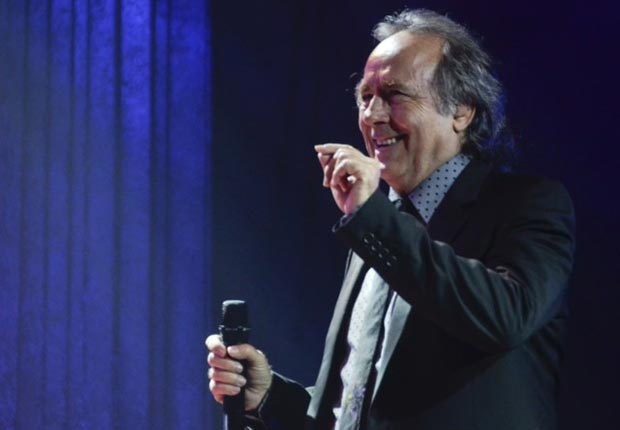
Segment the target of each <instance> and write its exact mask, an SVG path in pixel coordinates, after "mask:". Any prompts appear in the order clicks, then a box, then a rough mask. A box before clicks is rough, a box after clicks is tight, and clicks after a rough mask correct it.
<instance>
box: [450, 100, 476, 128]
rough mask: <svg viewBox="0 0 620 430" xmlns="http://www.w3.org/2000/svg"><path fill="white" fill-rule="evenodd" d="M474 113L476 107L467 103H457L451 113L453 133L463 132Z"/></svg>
mask: <svg viewBox="0 0 620 430" xmlns="http://www.w3.org/2000/svg"><path fill="white" fill-rule="evenodd" d="M475 115H476V108H475V107H473V106H468V105H458V106H457V107H456V111H455V112H454V115H453V117H452V118H453V120H452V128H453V129H454V132H455V133H461V132H464V131H465V129H467V127H468V126H469V124H471V122H472V121H473V119H474V116H475Z"/></svg>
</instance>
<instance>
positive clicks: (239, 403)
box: [220, 326, 250, 430]
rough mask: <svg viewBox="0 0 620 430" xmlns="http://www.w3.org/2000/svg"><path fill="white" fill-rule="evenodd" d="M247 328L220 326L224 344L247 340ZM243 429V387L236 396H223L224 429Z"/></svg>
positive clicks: (237, 343)
mask: <svg viewBox="0 0 620 430" xmlns="http://www.w3.org/2000/svg"><path fill="white" fill-rule="evenodd" d="M249 332H250V330H249V328H247V327H235V328H232V327H224V326H220V334H221V336H222V341H223V342H224V345H226V346H227V347H228V346H232V345H239V344H242V343H248V341H249ZM241 364H242V365H243V373H242V375H243V376H244V377H247V375H246V371H245V362H243V361H242V362H241ZM244 429H245V389H244V388H241V390H240V391H239V394H237V395H236V396H225V397H224V430H244Z"/></svg>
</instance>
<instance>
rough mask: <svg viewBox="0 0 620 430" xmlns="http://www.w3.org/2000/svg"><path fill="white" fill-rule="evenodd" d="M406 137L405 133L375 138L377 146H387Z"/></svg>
mask: <svg viewBox="0 0 620 430" xmlns="http://www.w3.org/2000/svg"><path fill="white" fill-rule="evenodd" d="M404 138H405V136H404V135H402V134H401V135H399V136H392V137H387V138H382V139H373V140H374V142H375V147H376V148H387V147H388V146H392V145H394V144H395V143H396V142H398V141H401V140H403V139H404Z"/></svg>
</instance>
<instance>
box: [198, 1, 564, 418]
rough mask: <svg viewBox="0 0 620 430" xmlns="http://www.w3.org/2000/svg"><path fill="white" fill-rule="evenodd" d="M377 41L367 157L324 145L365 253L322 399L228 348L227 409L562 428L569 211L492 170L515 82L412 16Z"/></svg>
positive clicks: (219, 367) (363, 92)
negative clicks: (507, 87) (506, 91)
mask: <svg viewBox="0 0 620 430" xmlns="http://www.w3.org/2000/svg"><path fill="white" fill-rule="evenodd" d="M374 35H375V37H376V38H377V39H378V40H379V42H380V43H379V44H378V45H377V47H376V48H375V49H374V50H373V52H372V53H371V54H370V56H369V58H368V60H367V62H366V66H365V69H364V76H363V78H362V80H361V82H360V83H359V85H358V87H357V97H358V105H359V127H360V130H361V132H362V135H363V138H364V142H365V145H366V151H367V155H364V154H362V153H361V152H359V151H358V150H356V149H355V148H353V147H350V146H347V145H341V144H325V145H318V146H317V147H316V148H315V149H316V151H317V153H318V157H319V161H320V164H321V166H322V168H323V172H324V186H326V187H328V188H330V190H331V192H332V195H333V197H334V200H335V202H336V204H337V205H338V207H339V208H340V209H341V211H342V212H343V214H344V216H343V218H342V219H341V220H340V221H339V223H338V224H337V225H336V226H335V227H334V231H335V233H336V235H337V236H339V237H340V238H341V239H342V240H344V241H345V243H346V244H347V245H348V246H349V247H350V248H351V250H352V252H351V254H350V257H349V260H348V263H347V272H346V277H345V280H344V283H343V286H342V290H341V293H340V297H339V299H338V302H337V304H336V309H335V311H334V316H333V319H332V322H331V325H330V329H329V332H328V334H327V338H326V345H325V352H324V356H323V362H322V365H321V369H320V372H319V376H318V378H317V382H316V386H315V387H314V389H313V390H312V395H310V394H309V391H306V390H305V389H303V387H301V386H299V385H298V384H296V383H294V382H293V381H290V380H288V379H286V378H284V377H282V376H279V375H277V374H275V373H272V372H271V371H270V368H269V364H268V362H267V360H266V358H265V356H264V355H263V354H262V353H261V352H260V351H257V350H256V349H254V348H253V347H252V346H250V345H241V346H238V347H231V348H228V350H226V349H225V348H224V346H223V345H222V343H221V340H220V339H219V337H218V336H216V335H213V336H210V337H209V338H207V342H206V343H207V347H208V349H209V351H210V354H209V357H208V362H209V364H210V366H211V368H210V369H209V377H210V379H211V382H210V388H211V391H212V393H213V395H214V397H215V398H216V400H217V401H219V402H221V401H222V399H223V396H225V395H235V394H236V393H238V392H239V388H240V387H242V386H245V388H246V409H247V410H248V415H249V416H256V417H257V418H258V419H259V420H261V421H263V423H264V424H265V425H266V426H267V427H268V428H288V429H301V428H302V427H304V426H305V427H307V428H316V429H331V428H336V429H351V430H356V429H358V428H361V429H371V430H372V429H379V428H381V429H384V428H385V429H392V428H394V429H401V428H402V429H451V430H452V429H494V430H497V429H502V430H509V429H521V430H532V429H551V428H554V427H555V401H556V396H557V389H558V368H559V365H560V361H561V356H562V346H561V343H562V335H563V331H564V326H565V316H566V311H565V299H566V283H567V280H568V277H569V274H570V271H571V267H572V258H573V247H574V233H573V231H574V215H573V209H572V205H571V201H570V198H569V197H568V195H567V194H566V192H565V190H564V188H563V187H562V186H561V185H559V184H558V183H555V182H550V181H547V180H543V179H539V178H531V177H522V176H516V175H506V174H500V173H497V172H495V171H494V167H497V166H498V165H499V161H498V160H500V155H501V150H502V142H504V143H505V142H506V141H505V140H504V141H502V138H501V132H502V128H503V118H502V117H501V115H502V110H501V109H499V108H498V107H499V100H500V87H499V84H498V83H497V81H496V80H495V79H494V78H493V76H492V75H491V73H490V70H489V61H488V58H487V56H486V54H484V52H483V51H482V50H481V49H480V47H479V46H478V44H477V43H476V42H475V41H474V40H473V39H472V38H471V36H470V35H469V34H468V33H467V31H466V30H465V29H464V28H463V27H461V26H460V25H458V24H456V23H454V22H452V21H451V20H449V19H448V18H445V17H442V16H440V15H437V14H435V13H433V12H429V11H424V10H418V11H404V12H402V13H400V14H398V15H395V16H389V17H386V19H385V20H384V21H383V22H382V23H380V24H379V25H378V26H377V27H376V28H375V31H374ZM380 178H381V179H383V180H384V181H385V182H387V184H388V185H389V187H390V193H389V194H390V197H391V200H393V201H392V202H391V201H390V199H388V197H387V196H385V195H384V194H383V193H381V192H380V191H379V180H380ZM397 206H398V207H399V208H397ZM399 209H400V210H399ZM407 212H409V213H407ZM227 353H228V354H227ZM242 359H243V360H247V369H246V370H247V380H246V379H245V378H244V377H243V376H241V375H240V373H241V366H240V365H239V363H238V362H237V361H235V360H242Z"/></svg>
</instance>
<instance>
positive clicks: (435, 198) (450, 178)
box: [390, 154, 471, 224]
mask: <svg viewBox="0 0 620 430" xmlns="http://www.w3.org/2000/svg"><path fill="white" fill-rule="evenodd" d="M470 161H471V159H470V158H469V157H468V156H466V155H463V154H459V155H457V156H456V157H454V158H452V159H451V160H450V161H448V162H447V163H445V164H444V165H442V166H441V167H439V168H438V169H437V170H435V171H434V172H433V174H432V175H431V176H429V177H428V178H426V179H425V180H424V181H423V182H422V183H421V184H420V185H418V187H417V188H416V189H415V190H413V191H412V192H411V194H409V200H411V203H413V205H414V206H415V208H416V209H417V210H418V212H419V213H420V215H421V216H422V218H423V219H424V221H425V222H426V223H427V224H428V222H429V221H430V219H431V217H432V216H433V213H434V212H435V209H437V207H438V206H439V204H440V203H441V201H442V200H443V198H444V196H445V195H446V193H447V192H448V190H449V189H450V187H451V186H452V184H453V183H454V181H455V180H456V178H457V177H458V176H459V175H460V174H461V172H462V171H463V169H464V168H465V167H466V166H467V165H468V164H469V162H470ZM390 198H391V199H392V200H394V199H397V198H398V195H397V193H396V192H395V191H394V190H392V189H390Z"/></svg>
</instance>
